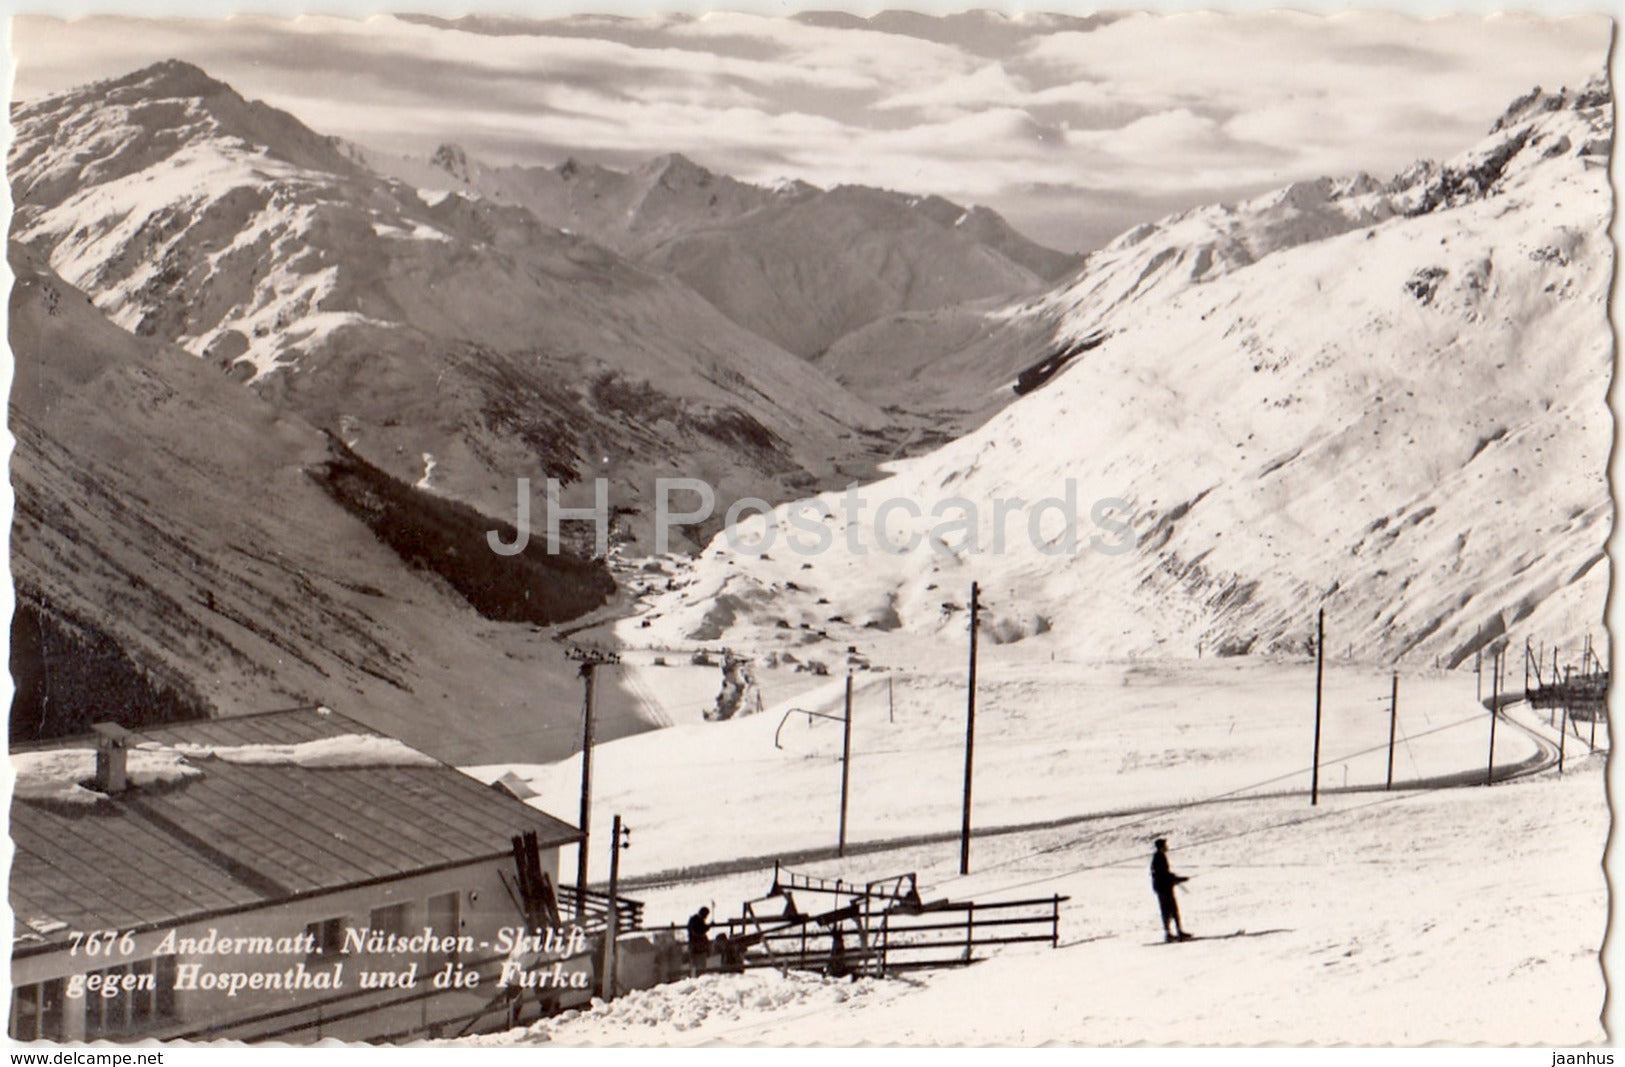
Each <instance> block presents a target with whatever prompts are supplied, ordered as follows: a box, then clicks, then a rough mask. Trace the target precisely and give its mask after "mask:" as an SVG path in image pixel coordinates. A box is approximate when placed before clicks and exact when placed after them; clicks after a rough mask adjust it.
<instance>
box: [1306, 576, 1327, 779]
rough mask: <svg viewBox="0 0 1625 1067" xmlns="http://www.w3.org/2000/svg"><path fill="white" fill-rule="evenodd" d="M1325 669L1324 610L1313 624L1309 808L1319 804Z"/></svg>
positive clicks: (1321, 610) (1323, 609)
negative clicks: (1312, 744)
mask: <svg viewBox="0 0 1625 1067" xmlns="http://www.w3.org/2000/svg"><path fill="white" fill-rule="evenodd" d="M1325 669H1326V609H1325V608H1321V609H1320V615H1319V616H1318V617H1317V619H1316V622H1315V764H1314V770H1313V771H1311V772H1310V774H1309V806H1310V807H1315V806H1316V805H1318V804H1319V803H1320V683H1321V679H1322V677H1323V676H1324V674H1325Z"/></svg>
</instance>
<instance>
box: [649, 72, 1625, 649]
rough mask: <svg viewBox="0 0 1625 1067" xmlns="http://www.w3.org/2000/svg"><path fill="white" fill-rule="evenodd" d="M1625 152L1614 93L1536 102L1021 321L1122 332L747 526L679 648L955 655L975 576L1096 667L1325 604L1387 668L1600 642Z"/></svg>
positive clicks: (664, 622)
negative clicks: (1615, 167)
mask: <svg viewBox="0 0 1625 1067" xmlns="http://www.w3.org/2000/svg"><path fill="white" fill-rule="evenodd" d="M1611 135H1612V130H1611V101H1610V98H1609V95H1608V91H1607V89H1606V88H1604V87H1602V86H1600V85H1596V84H1594V85H1591V86H1588V87H1587V88H1586V89H1584V90H1582V91H1579V92H1572V91H1570V92H1564V93H1556V94H1534V95H1532V96H1530V97H1528V98H1525V99H1523V100H1520V101H1518V102H1517V103H1516V104H1515V105H1514V107H1513V108H1512V109H1511V110H1510V111H1509V112H1508V113H1507V114H1506V115H1505V116H1504V117H1503V118H1502V119H1501V120H1500V121H1499V122H1498V123H1497V124H1496V127H1495V129H1494V130H1493V131H1492V132H1491V134H1490V135H1489V137H1488V138H1487V139H1486V140H1485V141H1484V142H1483V143H1482V144H1480V145H1478V146H1477V147H1475V148H1474V149H1472V150H1471V151H1469V152H1467V153H1466V154H1464V155H1463V156H1461V157H1459V158H1458V159H1456V160H1453V161H1451V162H1450V163H1449V164H1447V165H1444V166H1434V165H1424V166H1419V167H1417V168H1414V169H1413V170H1412V171H1411V172H1408V173H1407V174H1406V175H1404V176H1402V177H1401V178H1399V179H1397V180H1396V181H1395V182H1393V183H1391V184H1390V185H1388V186H1382V187H1377V186H1375V185H1374V183H1372V182H1370V181H1369V180H1366V179H1359V180H1355V181H1353V182H1346V183H1337V182H1323V183H1313V184H1311V185H1308V186H1301V185H1300V186H1295V187H1293V188H1292V189H1288V190H1286V191H1284V192H1283V193H1281V194H1278V195H1275V196H1271V197H1265V198H1262V199H1260V200H1257V201H1254V202H1253V203H1252V204H1251V205H1248V206H1246V207H1245V209H1243V210H1235V209H1226V208H1213V209H1204V210H1201V211H1197V212H1193V213H1189V214H1187V215H1185V216H1181V217H1179V218H1176V219H1172V220H1169V221H1167V222H1165V223H1161V224H1158V225H1156V226H1152V227H1149V228H1142V229H1141V230H1137V231H1135V232H1133V233H1131V234H1128V235H1125V237H1124V238H1122V239H1120V240H1119V241H1117V242H1114V243H1113V245H1112V246H1111V247H1110V248H1109V249H1108V250H1107V253H1106V254H1104V255H1102V256H1101V257H1098V258H1092V259H1091V263H1090V266H1089V267H1088V268H1086V269H1085V270H1084V271H1083V272H1081V273H1080V274H1079V275H1078V276H1077V277H1076V278H1075V279H1074V280H1072V281H1071V282H1070V283H1069V284H1066V285H1063V286H1061V287H1059V288H1057V289H1056V290H1054V291H1053V292H1052V293H1050V294H1049V295H1047V296H1046V297H1044V298H1043V299H1041V300H1038V301H1034V302H1031V303H1029V304H1026V305H1022V306H1018V307H1013V308H1008V309H1006V310H1004V311H1003V312H1001V313H1000V315H1002V317H1003V318H1004V319H1006V320H1007V321H1008V323H1009V329H1010V330H1011V331H1012V335H1013V336H1015V337H1018V338H1024V339H1026V340H1025V342H1024V343H1030V342H1031V339H1032V336H1033V334H1034V331H1037V330H1045V329H1047V330H1051V331H1052V333H1051V337H1052V338H1053V347H1054V348H1057V349H1060V348H1065V347H1066V346H1068V345H1073V344H1077V343H1078V342H1081V341H1083V340H1084V339H1085V338H1087V337H1090V336H1093V335H1098V334H1104V335H1105V341H1104V343H1102V344H1100V345H1099V347H1096V348H1094V349H1092V350H1090V351H1088V352H1086V353H1084V354H1082V355H1080V356H1078V357H1077V358H1075V359H1074V360H1073V361H1072V362H1071V363H1070V364H1068V365H1067V366H1066V367H1064V368H1063V369H1062V370H1061V372H1060V373H1059V374H1058V375H1057V376H1055V377H1054V378H1053V379H1051V380H1049V381H1048V383H1047V384H1043V385H1041V386H1039V387H1038V388H1037V389H1036V391H1034V392H1032V393H1031V394H1030V395H1028V396H1026V397H1024V398H1023V399H1021V400H1020V401H1018V402H1017V403H1015V404H1013V405H1011V406H1010V407H1008V408H1006V409H1004V410H1003V411H1002V412H1001V413H999V414H998V415H997V416H996V417H994V418H993V419H992V420H991V421H990V422H988V423H987V424H986V425H984V426H983V427H982V428H981V429H979V430H977V431H976V432H975V433H973V434H971V435H969V436H967V437H965V438H963V439H960V440H958V441H955V442H954V443H952V444H949V445H947V446H945V447H943V448H942V449H940V450H939V451H937V452H935V453H932V454H930V455H928V456H923V457H919V458H917V459H913V460H908V461H904V462H901V463H898V464H897V465H896V466H895V467H894V468H893V470H894V473H893V474H892V476H891V477H889V478H888V479H886V480H884V481H881V482H879V483H877V484H875V485H872V486H867V487H865V488H864V489H863V491H862V494H861V496H862V499H863V500H864V501H865V502H866V506H865V507H864V509H863V510H862V511H861V513H855V512H857V509H856V508H854V507H852V506H849V503H848V501H846V500H844V499H843V497H842V495H841V494H833V493H832V494H826V495H825V496H824V497H822V498H819V499H820V500H821V502H822V507H823V508H824V510H825V512H827V517H825V518H823V519H822V520H820V519H819V518H818V517H817V516H816V515H815V514H814V513H813V512H812V511H811V510H810V506H808V505H796V506H787V507H785V508H780V509H779V511H778V512H777V513H776V515H775V520H774V528H775V529H776V531H777V532H776V538H775V543H774V544H773V545H770V546H767V548H768V555H767V556H766V557H758V556H757V555H756V553H757V552H759V551H760V547H761V546H757V547H756V548H752V547H751V545H750V544H749V543H748V542H749V536H748V533H749V531H751V530H755V531H757V532H760V530H762V529H763V527H764V524H763V523H762V522H761V521H760V520H748V521H747V523H746V524H745V528H744V530H742V531H741V532H742V533H746V534H747V536H745V537H744V538H743V542H744V543H740V539H734V541H735V543H729V539H727V538H719V539H718V540H717V541H716V542H714V543H713V544H712V546H711V547H710V548H709V549H708V550H707V552H706V553H705V555H704V557H703V558H702V559H701V560H700V562H699V565H698V566H697V568H696V571H695V574H694V577H693V581H692V583H691V584H690V585H689V586H688V587H687V588H685V589H683V590H680V591H678V592H676V593H674V594H672V595H670V596H668V597H667V598H665V599H664V600H663V601H662V602H660V603H658V604H657V605H656V606H655V608H654V609H653V612H652V614H654V615H656V616H658V617H656V618H654V619H652V621H651V626H652V627H653V628H655V629H656V630H657V632H665V633H668V634H670V635H671V636H674V637H675V636H681V635H696V636H707V637H709V636H720V637H722V638H723V639H726V640H730V641H733V642H748V643H751V644H755V645H758V646H761V647H768V648H771V647H793V646H796V645H798V644H800V643H802V642H806V641H808V640H813V639H816V636H817V634H818V632H819V631H822V632H823V633H824V634H825V635H827V638H828V640H829V641H831V642H832V643H834V644H836V645H837V646H840V645H844V644H847V643H866V642H868V641H870V640H874V639H876V638H875V637H874V634H873V633H872V632H870V633H866V630H868V631H876V630H887V629H893V628H896V627H899V626H901V627H905V628H907V629H909V630H911V631H917V632H928V633H929V632H939V631H940V632H945V633H951V634H955V635H957V634H959V633H961V632H962V629H963V625H964V608H965V602H966V599H967V595H968V592H969V587H970V584H971V582H972V581H973V580H978V581H980V582H981V583H982V586H983V590H984V596H985V599H986V603H987V606H988V615H987V616H986V619H987V622H988V623H989V629H988V632H989V633H990V634H991V635H992V637H993V638H994V639H995V640H1011V639H1018V638H1022V637H1028V636H1033V635H1037V634H1046V637H1045V640H1047V641H1051V642H1054V643H1055V644H1056V645H1057V647H1064V648H1067V649H1069V650H1070V652H1071V654H1074V655H1084V656H1091V655H1101V656H1105V655H1118V654H1126V653H1135V654H1139V653H1158V652H1160V653H1166V654H1170V655H1176V656H1194V655H1197V654H1199V652H1205V653H1207V654H1212V653H1214V652H1220V653H1239V652H1265V651H1282V652H1297V653H1301V652H1303V651H1305V650H1306V649H1307V648H1308V647H1309V645H1308V644H1307V639H1308V638H1309V637H1310V636H1311V635H1312V634H1313V630H1314V613H1315V609H1316V608H1317V607H1318V606H1321V605H1324V606H1325V608H1326V610H1327V616H1328V630H1329V636H1328V642H1329V643H1330V644H1331V646H1332V647H1333V648H1334V649H1352V650H1353V651H1354V652H1355V654H1356V655H1359V656H1365V657H1371V658H1376V659H1381V660H1392V659H1400V658H1409V659H1412V660H1420V661H1426V662H1431V661H1433V660H1435V659H1437V660H1439V661H1440V662H1441V663H1442V664H1444V665H1452V664H1455V663H1457V662H1460V661H1461V660H1462V659H1463V658H1464V657H1466V656H1469V655H1470V654H1471V653H1472V652H1473V650H1474V649H1476V648H1478V647H1479V646H1480V645H1482V644H1484V643H1486V642H1488V641H1491V640H1493V639H1495V638H1497V637H1498V636H1500V635H1501V634H1503V633H1515V634H1517V635H1520V636H1519V641H1520V643H1521V635H1533V636H1535V637H1537V638H1539V639H1544V640H1546V641H1547V642H1548V643H1550V642H1552V641H1565V642H1577V641H1579V640H1580V639H1582V638H1583V636H1584V635H1585V634H1586V633H1588V632H1589V633H1591V634H1592V636H1593V637H1594V638H1598V639H1600V638H1601V637H1602V610H1603V600H1604V594H1605V591H1606V588H1607V580H1608V578H1607V576H1608V568H1607V566H1606V563H1605V559H1604V555H1603V545H1604V542H1605V540H1606V538H1607V536H1608V532H1609V528H1610V523H1611V519H1612V509H1611V504H1610V499H1609V495H1608V487H1607V483H1606V477H1605V469H1606V463H1607V456H1608V450H1609V446H1610V442H1611V428H1612V426H1611V419H1610V417H1609V412H1608V409H1607V406H1606V391H1607V385H1608V380H1609V374H1610V369H1611V366H1612V355H1613V353H1612V335H1611V331H1610V328H1609V322H1608V318H1607V293H1608V288H1609V285H1610V281H1611V275H1612V268H1613V251H1612V247H1611V245H1610V243H1609V241H1608V238H1607V227H1608V223H1609V218H1610V211H1611V206H1612V205H1611V197H1610V192H1609V186H1608V178H1607V171H1606V163H1607V159H1608V155H1609V152H1610V146H1611ZM982 343H983V345H984V347H987V346H994V345H996V344H997V343H998V335H997V334H996V333H995V334H990V337H989V338H988V339H986V340H984V342H982ZM955 498H958V499H959V500H962V501H963V502H964V504H968V505H969V508H968V509H967V508H965V507H964V506H962V505H958V504H954V503H953V500H954V499H955ZM888 500H896V501H899V502H901V503H900V504H899V506H898V507H897V508H894V509H893V510H891V511H890V512H889V514H887V515H885V516H883V518H884V519H885V521H884V522H883V523H882V526H883V527H884V529H883V530H882V531H880V534H883V535H884V536H880V535H877V532H876V531H875V529H874V519H875V517H876V513H877V511H878V510H879V506H880V504H881V503H882V502H884V501H888ZM1046 500H1053V501H1055V503H1054V504H1053V505H1051V506H1048V507H1044V508H1040V507H1038V504H1039V503H1040V502H1042V501H1046ZM998 501H1004V502H1005V503H1006V512H1005V514H1004V516H1003V517H1002V520H1001V517H1000V516H999V515H998V514H997V512H996V502H998ZM1103 501H1104V502H1107V503H1106V504H1101V502H1103ZM1097 505H1099V506H1100V510H1096V508H1097ZM910 506H912V507H914V508H917V509H918V510H919V512H921V513H923V518H921V519H918V520H914V519H911V518H910V517H909V515H908V512H907V508H908V507H910ZM967 510H970V511H973V512H974V514H973V515H972V516H971V518H970V521H968V522H967V521H965V512H966V511H967ZM792 511H795V512H798V513H799V518H800V522H801V525H804V526H806V527H807V531H806V532H798V531H799V527H798V526H797V525H796V524H794V523H793V522H792V521H791V513H792ZM1067 514H1071V515H1073V516H1075V518H1076V522H1075V523H1074V524H1073V527H1072V529H1073V530H1074V531H1075V532H1076V538H1075V541H1074V540H1072V539H1069V537H1068V536H1067V532H1068V531H1067V527H1066V526H1065V525H1064V523H1063V516H1065V515H1067ZM820 526H821V527H822V530H821V531H820V530H819V529H818V528H819V527H820ZM1129 528H1131V529H1132V533H1133V536H1132V538H1130V537H1129V536H1127V530H1128V529H1129ZM1001 529H1002V530H1003V535H1002V538H1001V537H1000V530H1001ZM825 535H827V540H828V541H829V542H830V543H829V545H828V547H827V548H826V549H824V550H819V548H820V544H821V538H822V537H823V536H825ZM798 545H799V546H800V547H799V548H798V547H797V546H798ZM888 545H889V546H891V548H892V549H893V550H892V551H888V550H887V546H888Z"/></svg>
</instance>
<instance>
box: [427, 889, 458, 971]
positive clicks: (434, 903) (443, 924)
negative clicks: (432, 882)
mask: <svg viewBox="0 0 1625 1067" xmlns="http://www.w3.org/2000/svg"><path fill="white" fill-rule="evenodd" d="M429 928H430V929H431V930H433V931H434V934H435V937H437V938H455V937H460V936H461V935H462V932H463V898H462V894H460V893H441V894H440V895H439V896H434V897H430V898H429ZM456 959H457V947H456V944H455V942H454V943H452V944H450V945H448V946H446V947H445V948H444V949H443V950H442V951H438V952H430V953H429V964H430V966H435V965H437V964H441V963H446V962H452V961H455V960H456Z"/></svg>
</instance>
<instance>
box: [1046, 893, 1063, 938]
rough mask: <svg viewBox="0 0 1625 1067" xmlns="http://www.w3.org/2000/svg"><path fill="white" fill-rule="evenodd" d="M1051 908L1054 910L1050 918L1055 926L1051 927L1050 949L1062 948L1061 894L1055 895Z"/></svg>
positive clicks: (1051, 900)
mask: <svg viewBox="0 0 1625 1067" xmlns="http://www.w3.org/2000/svg"><path fill="white" fill-rule="evenodd" d="M1050 907H1051V908H1053V909H1054V910H1053V912H1052V913H1051V917H1050V918H1051V922H1052V924H1053V925H1052V926H1051V927H1050V935H1049V947H1050V948H1060V947H1061V894H1059V893H1057V894H1055V896H1053V897H1051V898H1050Z"/></svg>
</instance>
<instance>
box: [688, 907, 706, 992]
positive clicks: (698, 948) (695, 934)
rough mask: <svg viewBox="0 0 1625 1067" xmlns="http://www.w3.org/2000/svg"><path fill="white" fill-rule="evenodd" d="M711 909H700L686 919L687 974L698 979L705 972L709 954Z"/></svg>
mask: <svg viewBox="0 0 1625 1067" xmlns="http://www.w3.org/2000/svg"><path fill="white" fill-rule="evenodd" d="M710 917H711V909H710V908H701V909H700V910H699V911H697V912H695V913H694V914H693V915H690V916H689V917H688V974H689V977H690V978H698V977H699V976H700V972H701V971H703V970H705V958H706V957H707V956H709V955H710V954H711V936H710V934H709V933H708V931H709V930H710V929H711V923H710V921H709V920H710Z"/></svg>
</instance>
